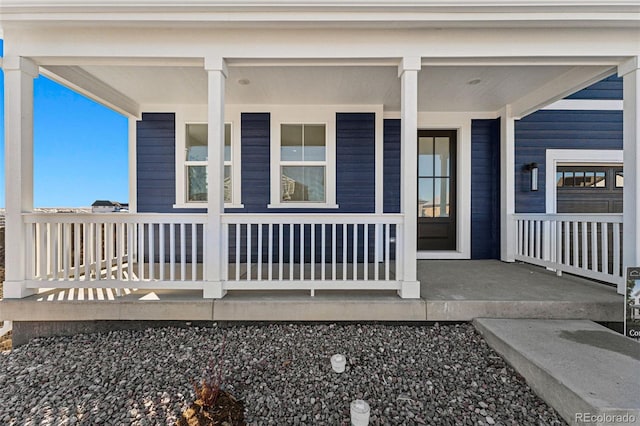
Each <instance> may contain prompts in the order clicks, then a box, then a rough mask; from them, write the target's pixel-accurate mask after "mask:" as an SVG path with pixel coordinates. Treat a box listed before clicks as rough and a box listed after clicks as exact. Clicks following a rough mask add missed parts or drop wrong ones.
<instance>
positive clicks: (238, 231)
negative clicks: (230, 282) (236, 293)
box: [235, 223, 242, 281]
mask: <svg viewBox="0 0 640 426" xmlns="http://www.w3.org/2000/svg"><path fill="white" fill-rule="evenodd" d="M235 228H236V281H238V280H240V251H241V247H242V243H241V242H240V235H241V234H242V225H240V224H239V223H238V224H236V225H235Z"/></svg>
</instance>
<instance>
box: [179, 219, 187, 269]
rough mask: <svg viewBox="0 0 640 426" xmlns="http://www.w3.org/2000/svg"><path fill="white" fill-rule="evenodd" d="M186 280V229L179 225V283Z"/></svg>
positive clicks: (183, 225)
mask: <svg viewBox="0 0 640 426" xmlns="http://www.w3.org/2000/svg"><path fill="white" fill-rule="evenodd" d="M186 280H187V228H186V226H185V224H184V222H183V223H181V224H180V281H186Z"/></svg>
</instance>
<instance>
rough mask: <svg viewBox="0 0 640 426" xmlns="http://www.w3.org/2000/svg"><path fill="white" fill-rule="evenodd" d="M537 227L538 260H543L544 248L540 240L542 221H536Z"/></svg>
mask: <svg viewBox="0 0 640 426" xmlns="http://www.w3.org/2000/svg"><path fill="white" fill-rule="evenodd" d="M535 227H536V258H537V259H541V258H542V250H541V248H542V246H541V238H540V221H539V220H536V221H535Z"/></svg>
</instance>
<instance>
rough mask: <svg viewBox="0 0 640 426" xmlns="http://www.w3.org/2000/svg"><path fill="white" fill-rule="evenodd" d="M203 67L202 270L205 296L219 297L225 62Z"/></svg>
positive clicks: (223, 243)
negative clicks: (205, 99) (206, 83)
mask: <svg viewBox="0 0 640 426" xmlns="http://www.w3.org/2000/svg"><path fill="white" fill-rule="evenodd" d="M204 67H205V69H206V70H207V73H208V75H209V91H208V95H209V108H208V112H207V122H208V132H209V134H208V138H209V145H208V167H207V197H208V198H207V200H208V203H207V208H208V209H207V232H206V234H205V242H204V244H205V247H204V253H205V258H204V270H205V281H206V284H205V289H204V293H203V296H204V297H205V298H207V299H220V298H222V297H224V295H225V294H226V290H225V289H224V288H223V280H224V276H225V274H224V271H223V268H224V267H225V262H223V259H222V256H223V255H224V253H225V252H226V251H225V249H224V246H226V244H227V242H226V241H223V235H222V224H221V223H220V220H221V217H220V216H221V215H222V213H224V87H225V82H226V79H227V75H228V71H227V65H226V63H225V61H224V59H223V58H221V57H213V58H205V63H204Z"/></svg>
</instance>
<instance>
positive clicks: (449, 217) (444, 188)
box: [418, 130, 456, 250]
mask: <svg viewBox="0 0 640 426" xmlns="http://www.w3.org/2000/svg"><path fill="white" fill-rule="evenodd" d="M455 249H456V131H455V130H419V131H418V250H455Z"/></svg>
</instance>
